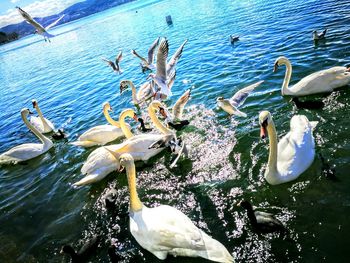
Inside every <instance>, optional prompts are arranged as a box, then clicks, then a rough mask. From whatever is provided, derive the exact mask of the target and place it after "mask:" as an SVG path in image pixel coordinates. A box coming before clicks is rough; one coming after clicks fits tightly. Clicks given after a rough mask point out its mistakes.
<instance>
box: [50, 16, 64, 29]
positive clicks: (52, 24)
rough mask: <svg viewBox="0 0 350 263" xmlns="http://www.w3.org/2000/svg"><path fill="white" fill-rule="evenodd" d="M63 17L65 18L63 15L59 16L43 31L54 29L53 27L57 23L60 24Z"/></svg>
mask: <svg viewBox="0 0 350 263" xmlns="http://www.w3.org/2000/svg"><path fill="white" fill-rule="evenodd" d="M64 16H65V15H64V14H63V15H61V16H60V18H58V19H57V20H56V21H55V22H53V23H51V24H50V25H48V26H47V27H45V30H49V29H50V28H51V27H54V26H55V25H57V23H58V22H60V21H61V19H62V18H63V17H64Z"/></svg>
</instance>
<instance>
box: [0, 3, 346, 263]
mask: <svg viewBox="0 0 350 263" xmlns="http://www.w3.org/2000/svg"><path fill="white" fill-rule="evenodd" d="M136 11H137V12H136ZM168 14H171V16H172V18H173V22H174V24H173V26H170V27H169V26H167V24H166V23H165V16H166V15H168ZM349 24H350V3H349V2H348V1H344V0H341V1H330V0H326V1H311V0H309V1H280V0H276V1H263V0H257V1H204V0H196V1H194V0H192V1H191V0H179V1H137V2H132V3H129V4H125V5H123V6H119V7H116V8H113V9H110V10H107V11H104V12H101V13H98V14H95V15H93V16H90V17H87V18H84V19H81V20H79V21H76V22H72V23H69V24H67V25H63V26H60V27H58V28H55V29H53V30H52V33H54V34H57V35H58V36H57V37H55V38H53V39H52V42H51V43H45V42H44V41H43V40H42V39H41V38H40V37H38V36H30V37H27V38H25V39H21V40H19V41H16V42H12V43H9V44H6V45H3V46H1V47H0V84H1V86H0V95H1V104H0V119H1V122H0V152H4V151H6V150H8V149H10V148H11V147H13V146H16V145H18V144H21V143H26V142H34V141H36V140H37V139H36V138H35V137H34V135H33V134H31V133H30V132H29V131H28V130H27V128H26V127H25V125H24V124H23V123H22V120H21V117H20V109H21V108H24V107H31V100H32V99H34V98H36V99H37V100H38V102H39V105H40V107H41V109H42V111H43V112H44V115H45V116H46V117H47V118H48V119H50V120H51V121H53V122H54V124H55V125H56V127H60V126H61V125H64V126H65V130H66V131H67V133H68V136H69V137H68V141H73V140H75V139H76V138H77V137H78V135H79V134H81V133H82V132H83V131H85V130H87V129H88V128H89V127H92V126H95V125H99V124H103V123H105V120H104V117H103V115H102V109H101V105H102V103H103V102H104V101H109V102H110V103H111V105H112V107H113V108H114V110H115V111H114V112H113V116H114V117H115V118H117V117H118V116H119V113H120V112H121V111H122V110H123V109H124V108H126V107H132V104H131V103H130V98H131V93H130V92H126V93H125V94H123V95H122V96H120V95H119V81H120V80H122V79H131V80H133V81H134V82H135V83H136V84H137V85H139V84H141V83H143V82H144V81H145V75H143V74H142V73H141V70H140V68H139V61H138V60H137V59H136V58H134V57H133V56H132V55H131V54H130V50H131V49H136V50H137V51H139V52H140V53H141V54H146V52H147V49H148V47H149V45H150V44H151V43H152V42H153V40H154V39H155V38H156V37H158V36H162V37H167V39H168V40H169V45H170V54H173V52H175V50H176V49H177V47H178V46H179V45H180V44H181V43H182V42H183V41H184V40H185V39H188V43H187V45H186V46H185V49H184V52H183V56H182V57H181V59H180V61H179V64H178V67H177V69H178V70H177V79H176V81H175V85H174V87H173V96H172V98H171V99H170V100H169V101H168V102H167V103H168V105H172V104H173V103H174V102H175V101H176V99H177V97H178V96H179V95H181V94H182V92H183V91H185V90H186V89H188V88H190V87H193V91H192V99H191V101H190V102H189V107H188V109H187V111H186V112H185V117H187V118H188V119H190V121H191V125H190V126H189V127H188V128H186V129H185V130H184V131H183V132H182V135H183V136H184V138H185V141H186V142H187V143H188V144H189V145H191V146H192V149H191V153H190V156H189V159H182V160H181V161H180V162H179V166H178V167H177V168H174V169H169V161H170V158H171V157H170V156H169V153H164V154H161V155H159V156H158V157H157V158H154V159H152V161H151V162H150V163H148V164H146V165H142V164H138V165H137V173H138V187H139V195H140V198H141V200H143V202H144V203H145V204H146V205H147V206H151V207H152V206H154V205H157V204H168V205H172V206H175V207H176V208H178V209H180V210H181V211H183V212H184V213H185V214H187V215H188V216H189V217H190V218H191V219H192V221H194V222H195V224H196V225H197V226H198V227H200V228H201V229H203V230H204V231H206V232H207V233H209V234H210V235H212V236H213V237H215V238H216V239H218V240H219V241H220V242H222V243H223V244H224V245H225V246H226V247H227V249H228V250H229V251H230V253H232V255H233V256H234V258H235V260H236V262H348V258H349V256H348V247H349V244H350V242H349V241H348V234H349V233H350V227H349V222H348V221H349V220H348V218H349V216H350V209H349V207H350V196H349V190H348V189H349V185H350V178H349V176H348V171H349V169H350V165H349V161H350V157H349V156H350V139H349V130H348V129H349V120H348V117H347V116H349V114H350V106H349V105H350V90H349V89H348V88H343V89H340V90H339V91H336V92H334V93H332V94H331V95H328V96H313V97H314V98H316V99H320V100H323V102H324V103H325V107H324V108H323V109H320V110H312V111H311V110H299V109H297V108H296V107H295V106H293V104H292V103H291V102H290V98H283V97H282V96H281V93H280V87H281V85H282V81H283V77H284V69H283V68H281V69H280V70H279V71H278V72H277V73H272V69H273V64H274V60H275V59H276V58H277V57H278V56H280V55H284V56H287V57H288V58H289V59H290V60H291V62H292V64H293V75H292V81H291V83H292V84H293V83H296V82H297V81H298V80H299V79H300V78H302V77H303V76H306V75H308V74H310V73H312V72H315V71H318V70H321V69H324V68H327V67H331V66H336V65H346V64H350V62H349V61H350V45H349V42H350V27H349ZM325 27H327V28H328V31H329V36H328V37H327V40H326V41H325V42H322V43H320V44H319V45H317V46H315V45H314V43H313V41H312V36H311V32H312V31H313V30H314V29H323V28H325ZM230 34H237V35H240V41H239V42H237V43H235V44H234V45H231V44H230V43H229V39H228V36H229V35H230ZM119 50H123V53H124V58H123V61H122V63H121V67H122V69H123V74H122V75H120V76H118V75H116V74H114V73H113V72H111V69H110V68H109V67H107V66H106V65H105V64H104V63H103V62H102V61H101V57H108V58H111V59H112V58H114V57H115V55H116V54H117V52H118V51H119ZM184 80H185V81H184ZM258 80H265V82H264V83H263V84H262V85H261V86H260V87H259V88H258V89H257V90H256V92H254V94H252V96H250V97H249V98H248V99H247V101H246V103H245V104H244V106H243V107H242V111H244V112H246V113H247V114H248V117H247V118H246V119H238V118H236V119H234V118H233V119H230V118H228V117H227V115H226V114H225V113H224V112H222V111H220V110H218V109H217V108H216V104H215V100H216V98H217V97H218V96H223V97H230V96H232V94H233V93H234V92H235V91H236V90H238V89H239V88H242V87H244V86H247V85H249V84H251V83H254V82H256V81H258ZM265 109H266V110H269V111H271V113H272V114H273V116H274V120H275V123H276V128H277V131H278V133H279V135H283V134H285V133H286V132H287V131H288V129H289V120H290V118H291V116H293V115H294V114H305V115H306V116H307V117H308V118H309V119H310V120H318V121H319V125H318V126H317V129H316V131H315V138H316V144H317V147H316V151H317V153H318V154H319V153H321V154H322V155H323V156H324V158H325V159H326V161H327V162H328V163H329V165H330V166H331V167H332V168H333V169H334V170H335V174H336V177H337V180H336V181H334V180H329V179H327V178H325V177H324V176H322V174H321V170H322V164H321V161H320V159H319V157H317V158H316V159H315V161H314V163H313V165H312V166H311V167H310V168H309V169H308V170H307V171H306V172H305V173H304V174H302V176H301V177H300V178H299V179H298V180H296V181H294V182H291V183H287V184H284V185H280V186H270V185H268V183H267V182H266V181H265V180H264V178H263V173H264V169H265V164H266V162H267V157H268V146H267V144H266V142H263V141H261V140H259V126H258V122H257V117H258V113H259V111H261V110H265ZM92 150H93V149H81V148H77V147H74V146H72V145H69V144H68V143H67V142H63V141H61V142H57V143H55V146H54V147H53V148H52V149H51V150H50V151H49V152H47V153H46V154H44V155H42V156H40V157H38V158H35V159H33V160H30V161H28V162H26V163H24V164H18V165H12V166H2V167H0V226H1V228H0V262H62V261H63V262H68V261H69V259H68V257H66V256H63V255H61V254H60V253H59V251H60V248H61V246H62V245H63V244H67V243H71V244H73V245H74V247H75V248H79V247H80V246H81V245H82V244H83V243H84V242H85V241H86V240H88V239H89V238H90V237H91V236H93V235H94V234H96V233H98V234H100V235H101V236H102V239H101V241H100V243H99V247H98V249H97V250H96V252H95V253H94V255H93V256H92V257H91V261H92V262H108V256H107V248H108V247H109V246H110V244H111V242H112V241H113V242H114V243H116V244H117V245H118V249H119V251H120V253H122V254H123V255H124V257H125V262H159V260H157V259H156V258H155V257H154V256H153V255H152V254H150V253H149V252H147V251H145V250H143V249H142V248H141V247H140V246H139V245H138V244H137V243H136V241H135V240H134V239H133V238H132V236H131V234H130V233H129V229H128V214H127V211H128V191H127V181H126V178H125V175H124V174H117V173H113V174H111V175H109V176H108V177H107V178H106V179H105V180H103V181H101V182H99V183H97V184H95V185H92V186H87V187H82V188H79V189H74V188H73V187H72V184H73V183H74V182H76V181H78V180H80V179H81V178H82V175H81V173H80V169H81V167H82V164H83V163H84V161H85V159H86V158H87V156H88V155H89V153H90V152H91V151H92ZM111 187H115V188H116V189H117V190H118V197H119V199H120V202H119V203H118V208H117V210H116V211H114V212H109V211H107V210H106V208H105V207H104V205H103V194H104V193H105V192H106V191H107V190H108V189H110V188H111ZM243 199H248V200H250V201H251V202H252V203H253V205H254V206H256V207H258V208H261V209H262V210H263V211H268V212H272V213H274V214H276V216H277V217H278V218H279V219H280V220H281V221H282V222H283V223H284V224H285V225H286V226H287V228H288V229H289V230H290V235H289V236H288V237H287V238H283V237H279V235H278V234H270V235H257V234H255V233H254V232H253V231H252V229H251V227H250V226H249V222H248V218H247V215H246V213H245V211H243V210H242V209H240V208H238V207H237V206H236V204H237V203H238V202H239V201H241V200H243ZM167 262H204V260H202V259H192V258H173V257H169V258H168V259H167Z"/></svg>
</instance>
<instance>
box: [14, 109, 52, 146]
mask: <svg viewBox="0 0 350 263" xmlns="http://www.w3.org/2000/svg"><path fill="white" fill-rule="evenodd" d="M21 117H22V120H23V122H24V124H25V125H26V126H27V127H28V129H29V130H31V132H32V133H34V135H35V136H36V137H38V138H39V140H40V141H41V142H42V143H43V144H44V145H46V144H48V143H52V142H51V140H50V139H49V138H47V137H45V136H44V135H43V134H41V133H40V132H39V131H38V130H37V129H36V128H35V127H34V126H33V125H31V124H30V122H29V121H28V120H27V114H26V113H23V112H21Z"/></svg>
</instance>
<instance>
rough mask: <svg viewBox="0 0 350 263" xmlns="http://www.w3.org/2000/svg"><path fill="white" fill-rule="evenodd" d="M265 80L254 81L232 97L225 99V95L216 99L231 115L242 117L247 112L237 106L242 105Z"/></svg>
mask: <svg viewBox="0 0 350 263" xmlns="http://www.w3.org/2000/svg"><path fill="white" fill-rule="evenodd" d="M263 82H264V81H263V80H261V81H259V82H257V83H254V84H252V85H250V86H248V87H245V88H243V89H241V90H239V91H237V92H236V93H235V95H233V97H232V98H231V99H224V98H223V97H218V98H217V99H216V101H217V103H218V106H219V107H221V109H223V110H224V111H226V112H227V113H228V114H230V115H237V116H241V117H247V114H245V113H244V112H241V111H240V110H238V109H237V108H238V107H239V106H241V105H242V104H243V103H244V101H245V100H246V98H247V97H248V96H249V94H250V93H251V92H252V91H253V90H254V89H255V88H256V87H258V86H259V85H260V84H261V83H263Z"/></svg>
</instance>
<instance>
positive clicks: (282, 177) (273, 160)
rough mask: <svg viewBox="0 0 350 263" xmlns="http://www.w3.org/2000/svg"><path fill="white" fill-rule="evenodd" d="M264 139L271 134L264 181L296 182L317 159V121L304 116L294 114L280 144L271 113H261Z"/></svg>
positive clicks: (274, 183) (261, 133) (277, 182)
mask: <svg viewBox="0 0 350 263" xmlns="http://www.w3.org/2000/svg"><path fill="white" fill-rule="evenodd" d="M259 123H260V127H261V132H260V135H261V137H262V138H265V137H266V133H268V135H269V141H270V154H269V160H268V163H267V168H266V171H265V179H266V181H267V182H268V183H269V184H272V185H276V184H281V183H286V182H289V181H292V180H295V179H296V178H298V177H299V175H300V174H301V173H303V172H304V171H305V170H306V169H307V168H308V167H309V166H310V165H311V164H312V162H313V160H314V158H315V139H314V137H313V136H312V131H313V129H314V128H315V127H316V125H317V122H315V121H311V122H310V121H309V120H308V119H307V118H306V116H304V115H294V116H293V117H292V119H291V120H290V131H289V132H288V133H287V134H286V135H285V136H284V137H283V138H282V139H281V140H280V141H279V142H278V145H277V134H276V128H275V124H274V122H273V120H272V116H271V114H270V112H268V111H262V112H260V114H259Z"/></svg>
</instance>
